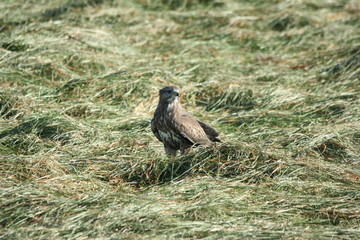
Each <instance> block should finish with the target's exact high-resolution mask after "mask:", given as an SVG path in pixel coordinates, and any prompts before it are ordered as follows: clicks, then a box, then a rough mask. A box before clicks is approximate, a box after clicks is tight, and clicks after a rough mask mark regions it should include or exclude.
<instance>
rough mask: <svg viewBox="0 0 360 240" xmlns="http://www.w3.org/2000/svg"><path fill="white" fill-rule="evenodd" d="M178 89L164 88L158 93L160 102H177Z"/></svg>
mask: <svg viewBox="0 0 360 240" xmlns="http://www.w3.org/2000/svg"><path fill="white" fill-rule="evenodd" d="M179 91H180V89H179V88H178V87H172V86H171V87H164V88H163V89H161V90H160V91H159V95H160V102H163V101H165V102H168V103H172V102H174V101H178V100H179V97H180V93H179Z"/></svg>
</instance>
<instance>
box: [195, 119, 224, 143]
mask: <svg viewBox="0 0 360 240" xmlns="http://www.w3.org/2000/svg"><path fill="white" fill-rule="evenodd" d="M197 121H198V123H199V124H200V126H201V127H202V128H203V129H204V131H205V133H206V135H207V137H208V138H209V139H210V140H211V141H213V142H221V141H220V139H218V138H217V137H218V136H219V133H218V132H217V131H216V130H215V129H214V128H212V127H211V126H209V125H207V124H206V123H203V122H200V121H199V120H197Z"/></svg>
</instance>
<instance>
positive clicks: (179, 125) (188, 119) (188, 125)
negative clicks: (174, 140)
mask: <svg viewBox="0 0 360 240" xmlns="http://www.w3.org/2000/svg"><path fill="white" fill-rule="evenodd" d="M174 120H175V128H176V130H177V131H179V132H180V134H181V135H182V136H183V137H185V138H187V139H188V140H189V141H191V142H192V143H193V144H209V143H210V140H209V138H208V137H207V135H206V133H205V131H204V129H203V128H202V127H201V126H200V124H199V122H198V121H197V120H196V119H195V118H194V117H193V116H191V115H190V114H189V113H187V112H182V113H181V114H180V115H178V116H176V117H175V118H174Z"/></svg>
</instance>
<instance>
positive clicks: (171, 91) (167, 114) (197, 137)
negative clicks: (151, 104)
mask: <svg viewBox="0 0 360 240" xmlns="http://www.w3.org/2000/svg"><path fill="white" fill-rule="evenodd" d="M159 97H160V99H159V104H158V106H157V108H156V111H155V113H154V118H153V119H152V120H151V130H152V131H153V133H154V134H155V136H156V137H157V139H159V140H160V141H161V142H162V143H163V144H164V148H165V152H166V155H167V156H171V157H174V156H176V152H177V150H180V152H181V154H184V153H186V152H188V151H189V149H190V148H191V147H193V146H197V145H209V144H211V143H212V142H220V140H219V139H218V138H217V137H218V136H219V133H218V132H217V131H216V130H215V129H214V128H212V127H210V126H209V125H207V124H205V123H203V122H200V121H198V120H197V119H196V118H194V117H193V116H192V115H191V114H190V113H188V112H187V111H186V110H185V109H184V108H183V107H182V106H181V104H180V99H179V98H180V94H179V88H177V87H165V88H163V89H161V90H160V91H159Z"/></svg>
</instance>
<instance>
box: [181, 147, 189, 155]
mask: <svg viewBox="0 0 360 240" xmlns="http://www.w3.org/2000/svg"><path fill="white" fill-rule="evenodd" d="M190 149H191V148H181V149H180V154H181V155H184V154H187V153H189V152H190Z"/></svg>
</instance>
